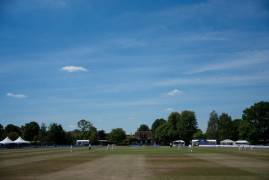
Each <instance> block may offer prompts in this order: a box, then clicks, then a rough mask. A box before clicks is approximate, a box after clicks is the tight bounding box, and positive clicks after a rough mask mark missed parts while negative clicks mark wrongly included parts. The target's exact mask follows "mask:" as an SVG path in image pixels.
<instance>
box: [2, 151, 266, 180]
mask: <svg viewBox="0 0 269 180" xmlns="http://www.w3.org/2000/svg"><path fill="white" fill-rule="evenodd" d="M0 179H3V180H4V179H94V180H95V179H101V180H106V179H115V180H116V179H117V180H125V179H128V180H133V179H139V180H140V179H142V180H143V179H149V180H154V179H157V180H159V179H165V180H172V179H175V180H176V179H195V180H199V179H207V180H209V179H229V180H231V179H269V150H255V151H250V150H248V151H238V149H232V148H222V149H221V148H194V149H193V152H189V149H188V148H181V149H177V148H169V147H160V148H154V147H116V149H114V150H110V151H108V150H106V148H105V147H94V148H93V149H92V150H90V151H89V150H88V149H87V148H73V149H72V152H71V149H70V148H43V149H41V148H36V149H9V150H1V151H0Z"/></svg>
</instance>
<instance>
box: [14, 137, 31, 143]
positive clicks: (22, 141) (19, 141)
mask: <svg viewBox="0 0 269 180" xmlns="http://www.w3.org/2000/svg"><path fill="white" fill-rule="evenodd" d="M14 143H17V144H29V143H30V142H29V141H25V140H24V139H22V138H21V137H18V138H17V139H16V140H15V141H14Z"/></svg>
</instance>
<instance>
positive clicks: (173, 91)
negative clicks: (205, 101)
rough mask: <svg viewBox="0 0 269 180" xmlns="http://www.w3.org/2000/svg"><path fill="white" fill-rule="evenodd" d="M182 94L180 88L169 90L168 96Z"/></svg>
mask: <svg viewBox="0 0 269 180" xmlns="http://www.w3.org/2000/svg"><path fill="white" fill-rule="evenodd" d="M180 94H182V91H180V90H178V89H174V90H172V91H169V92H168V93H167V95H168V96H178V95H180Z"/></svg>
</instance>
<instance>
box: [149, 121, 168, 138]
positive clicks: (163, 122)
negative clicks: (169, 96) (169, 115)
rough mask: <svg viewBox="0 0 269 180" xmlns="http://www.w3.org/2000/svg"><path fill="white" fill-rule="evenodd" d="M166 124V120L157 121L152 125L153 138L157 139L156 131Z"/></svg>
mask: <svg viewBox="0 0 269 180" xmlns="http://www.w3.org/2000/svg"><path fill="white" fill-rule="evenodd" d="M165 123H166V120H164V119H156V120H155V121H154V122H153V123H152V125H151V131H152V135H153V138H154V139H155V140H156V137H155V132H156V129H157V128H158V127H159V126H161V125H162V124H165Z"/></svg>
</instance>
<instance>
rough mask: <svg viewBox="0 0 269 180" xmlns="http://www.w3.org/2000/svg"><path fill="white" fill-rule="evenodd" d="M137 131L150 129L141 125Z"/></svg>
mask: <svg viewBox="0 0 269 180" xmlns="http://www.w3.org/2000/svg"><path fill="white" fill-rule="evenodd" d="M137 131H149V127H148V125H146V124H141V125H140V126H139V128H138V129H137Z"/></svg>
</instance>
